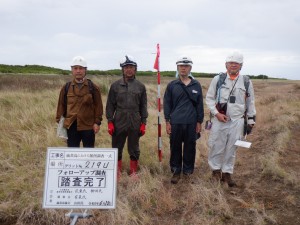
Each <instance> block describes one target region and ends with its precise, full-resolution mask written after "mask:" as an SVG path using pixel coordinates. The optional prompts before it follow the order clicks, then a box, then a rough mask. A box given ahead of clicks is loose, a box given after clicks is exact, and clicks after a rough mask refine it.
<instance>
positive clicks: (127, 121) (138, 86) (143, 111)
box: [106, 55, 148, 177]
mask: <svg viewBox="0 0 300 225" xmlns="http://www.w3.org/2000/svg"><path fill="white" fill-rule="evenodd" d="M120 66H121V68H122V73H123V77H122V78H121V79H119V80H117V81H115V82H114V83H113V84H112V85H111V87H110V90H109V93H108V97H107V103H106V118H107V120H108V133H109V134H110V135H111V136H112V147H113V148H118V177H120V173H121V169H122V153H123V148H124V145H125V142H126V139H127V145H128V146H127V148H128V153H129V156H130V175H136V171H137V168H138V161H139V157H140V147H139V140H140V137H141V136H143V135H144V134H145V131H146V120H147V117H148V111H147V93H146V87H145V85H144V84H143V83H141V82H140V81H138V80H137V79H136V78H135V75H136V71H137V63H136V61H135V60H134V59H133V58H132V57H131V56H129V55H126V56H125V57H124V58H123V59H122V61H121V63H120Z"/></svg>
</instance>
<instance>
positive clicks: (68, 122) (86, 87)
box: [56, 56, 103, 148]
mask: <svg viewBox="0 0 300 225" xmlns="http://www.w3.org/2000/svg"><path fill="white" fill-rule="evenodd" d="M71 70H72V76H73V79H72V81H71V82H67V83H66V84H65V85H64V86H63V87H62V88H61V91H60V95H59V100H58V105H57V113H56V122H59V120H60V118H61V116H64V117H65V121H64V127H65V128H67V134H68V141H67V144H68V147H80V142H81V141H82V144H83V147H90V148H93V147H94V145H95V134H96V133H98V132H99V130H100V125H101V121H102V115H103V105H102V99H101V94H100V88H99V87H98V86H97V85H95V84H94V83H93V82H92V81H91V80H89V79H87V78H86V71H87V63H86V61H85V59H84V58H83V57H81V56H76V57H74V59H73V61H72V64H71Z"/></svg>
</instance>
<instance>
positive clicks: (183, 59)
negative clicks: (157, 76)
mask: <svg viewBox="0 0 300 225" xmlns="http://www.w3.org/2000/svg"><path fill="white" fill-rule="evenodd" d="M176 65H188V66H192V65H193V61H192V59H191V58H190V57H187V56H182V57H180V58H179V59H178V60H177V61H176Z"/></svg>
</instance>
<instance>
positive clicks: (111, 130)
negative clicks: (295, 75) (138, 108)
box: [107, 122, 146, 136]
mask: <svg viewBox="0 0 300 225" xmlns="http://www.w3.org/2000/svg"><path fill="white" fill-rule="evenodd" d="M107 128H108V133H109V134H110V135H111V136H113V135H114V133H115V126H114V123H113V122H108V125H107ZM145 132H146V124H144V123H141V125H140V135H141V136H143V135H144V134H145Z"/></svg>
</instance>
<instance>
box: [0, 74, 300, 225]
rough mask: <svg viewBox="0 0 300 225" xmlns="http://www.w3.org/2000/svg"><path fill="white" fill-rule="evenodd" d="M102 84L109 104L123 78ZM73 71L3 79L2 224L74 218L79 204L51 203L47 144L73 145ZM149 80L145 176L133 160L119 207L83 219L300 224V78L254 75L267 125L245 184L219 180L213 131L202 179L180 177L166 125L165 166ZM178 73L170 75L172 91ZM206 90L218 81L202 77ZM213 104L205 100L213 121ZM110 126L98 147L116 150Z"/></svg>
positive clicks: (243, 161) (203, 148)
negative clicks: (64, 89)
mask: <svg viewBox="0 0 300 225" xmlns="http://www.w3.org/2000/svg"><path fill="white" fill-rule="evenodd" d="M90 78H91V79H92V80H93V81H94V82H95V83H96V84H98V85H99V86H100V87H101V90H102V99H103V103H104V106H105V103H106V95H107V92H108V90H109V86H110V84H111V82H112V81H114V80H116V79H118V78H119V77H118V76H107V77H104V76H91V77H90ZM68 79H70V77H69V76H58V75H56V76H51V75H49V76H47V75H41V76H39V75H35V76H31V75H28V76H24V75H23V76H21V75H0V81H1V82H0V124H1V126H0V132H1V138H0V224H1V225H12V224H17V225H25V224H26V225H29V224H30V225H37V224H41V225H50V224H51V225H53V224H56V225H61V224H70V219H69V218H68V217H66V216H65V213H67V212H68V211H69V210H54V209H51V210H50V209H43V208H42V198H43V185H44V173H45V160H46V150H47V147H59V146H65V143H64V142H63V141H62V140H61V139H59V138H57V137H56V123H55V113H56V104H57V100H58V95H59V90H60V88H61V86H62V85H63V84H64V83H65V82H66V81H67V80H68ZM139 79H140V80H141V81H142V82H144V83H145V84H146V87H147V94H148V111H149V118H148V124H147V131H146V134H145V136H144V137H142V138H141V143H140V147H141V157H140V170H139V179H138V180H133V179H132V178H131V177H129V176H128V175H127V173H128V169H129V159H128V154H127V152H126V149H124V168H125V170H124V171H123V174H122V177H121V180H120V182H119V183H118V187H117V207H116V209H114V210H91V211H90V212H91V213H92V214H93V217H92V218H90V219H85V220H79V221H78V222H77V224H78V225H83V224H93V225H96V224H97V225H100V224H103V225H104V224H105V225H107V224H117V225H133V224H139V225H145V224H149V225H150V224H162V225H171V224H172V225H197V224H199V225H200V224H201V225H202V224H203V225H213V224H214V225H217V224H226V225H227V224H232V225H252V224H253V225H263V224H279V225H295V224H300V174H299V171H300V158H299V155H300V148H299V146H300V125H299V124H300V123H299V122H300V81H288V80H270V79H269V80H254V81H253V83H254V89H255V95H256V109H257V124H256V126H255V129H254V131H253V134H251V135H250V136H249V137H248V140H249V141H251V142H252V147H251V149H248V150H247V149H242V148H241V149H239V150H238V153H237V160H236V167H235V173H234V176H233V177H234V179H235V180H236V182H237V183H238V187H236V188H228V187H227V186H225V185H222V184H218V183H214V182H212V181H211V180H210V176H211V172H210V170H209V168H208V165H207V151H208V149H207V139H208V135H209V133H208V131H205V130H204V129H203V132H202V137H201V139H200V140H199V141H198V142H197V159H196V170H195V172H194V174H193V180H194V183H190V182H189V181H187V180H181V181H180V182H179V183H178V184H177V185H172V184H171V183H170V178H171V172H170V169H169V166H168V162H169V143H168V137H167V135H166V133H165V124H164V123H163V125H162V138H163V162H162V163H161V164H160V163H159V162H158V157H157V110H156V104H157V103H156V98H157V85H156V76H153V77H141V78H139ZM170 79H171V78H163V79H162V82H161V86H162V87H161V92H162V95H163V93H164V90H165V88H166V85H167V83H168V82H169V81H170ZM197 79H198V80H199V81H200V82H201V84H202V87H203V92H204V93H203V94H204V96H205V94H206V91H207V88H208V86H209V83H210V79H208V78H197ZM207 118H208V110H207V108H206V106H205V119H207ZM110 143H111V138H110V136H109V135H108V133H107V122H106V120H105V118H104V121H103V123H102V125H101V131H100V133H99V134H98V135H97V137H96V147H99V148H105V147H111V144H110Z"/></svg>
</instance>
